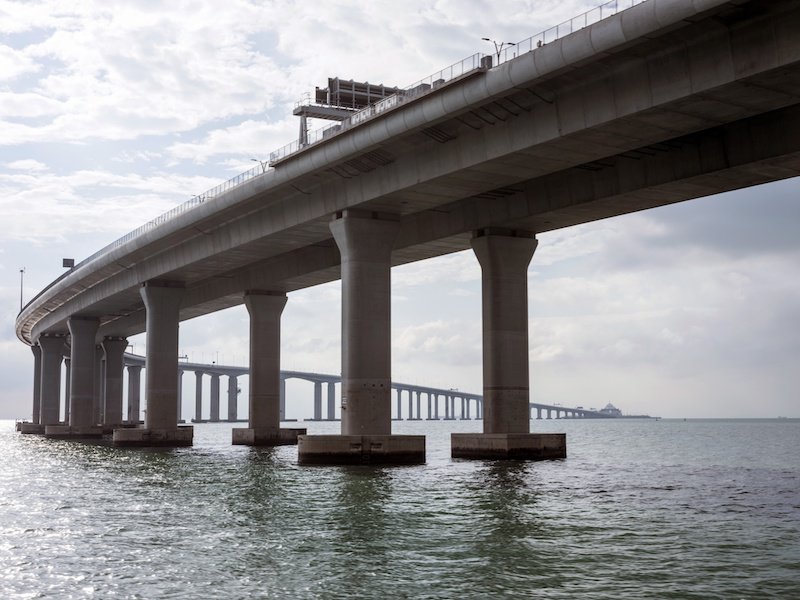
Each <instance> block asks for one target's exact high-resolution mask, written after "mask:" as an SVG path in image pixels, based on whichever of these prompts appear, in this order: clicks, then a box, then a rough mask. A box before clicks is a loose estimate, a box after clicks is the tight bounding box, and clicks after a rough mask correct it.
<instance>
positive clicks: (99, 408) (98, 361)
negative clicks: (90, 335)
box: [92, 344, 105, 425]
mask: <svg viewBox="0 0 800 600" xmlns="http://www.w3.org/2000/svg"><path fill="white" fill-rule="evenodd" d="M104 358H105V356H104V353H103V347H102V346H101V345H100V344H96V345H95V347H94V388H93V391H92V418H93V420H94V424H95V425H100V424H102V422H103V398H104V397H105V389H104V388H105V368H104Z"/></svg>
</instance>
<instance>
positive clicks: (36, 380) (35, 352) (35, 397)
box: [31, 344, 42, 425]
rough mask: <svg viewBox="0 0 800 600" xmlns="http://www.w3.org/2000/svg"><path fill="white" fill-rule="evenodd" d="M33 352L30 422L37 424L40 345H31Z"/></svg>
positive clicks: (39, 418) (39, 414) (38, 414)
mask: <svg viewBox="0 0 800 600" xmlns="http://www.w3.org/2000/svg"><path fill="white" fill-rule="evenodd" d="M31 352H33V413H32V414H31V423H33V424H35V425H39V424H40V423H41V420H42V347H41V346H39V344H34V345H33V346H31Z"/></svg>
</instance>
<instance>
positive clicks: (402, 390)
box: [125, 354, 614, 422]
mask: <svg viewBox="0 0 800 600" xmlns="http://www.w3.org/2000/svg"><path fill="white" fill-rule="evenodd" d="M144 365H145V357H144V356H139V355H136V354H125V366H126V367H134V369H130V368H129V370H128V381H129V388H128V415H127V420H128V421H138V419H139V414H138V413H139V410H138V408H139V406H140V402H139V399H138V398H135V397H134V396H135V392H132V391H131V385H130V381H131V380H132V379H135V378H137V377H139V371H137V370H136V368H137V367H138V368H139V369H141V368H142V367H144ZM179 369H180V375H179V376H180V377H182V376H183V374H184V373H186V372H192V373H194V374H195V376H196V377H198V379H199V380H201V379H202V377H204V376H209V377H211V378H212V385H211V397H210V398H209V402H210V410H209V414H210V418H209V419H204V418H203V417H202V414H203V412H204V410H203V407H204V406H205V404H204V402H203V398H204V396H203V387H202V384H200V385H197V386H195V412H194V417H193V418H192V421H194V422H202V421H241V420H242V419H241V418H240V416H239V414H238V410H237V402H236V397H237V395H238V394H237V392H238V379H237V378H238V377H242V376H247V375H249V373H250V369H249V368H248V367H239V366H234V365H218V364H206V363H193V362H181V363H180V367H179ZM215 377H216V378H217V381H216V384H214V379H213V378H215ZM219 377H227V378H228V395H227V408H228V410H227V418H224V419H223V418H221V417H220V385H219V379H218V378H219ZM280 378H281V404H280V407H281V408H280V414H281V419H282V420H285V419H286V380H287V379H302V380H303V381H309V382H312V383H313V384H314V414H313V417H312V418H311V419H305V420H311V421H333V420H336V411H335V409H336V389H335V386H336V384H341V382H342V376H341V375H332V374H328V373H313V372H308V371H285V370H282V371H281V372H280ZM323 385H326V386H327V390H326V396H325V398H326V399H327V402H326V403H323V392H322V386H323ZM138 388H139V385H138V384H135V385H134V386H133V389H134V390H135V389H138ZM392 389H393V390H395V394H396V400H395V410H394V417H393V418H394V419H395V420H410V421H418V420H423V419H425V420H430V421H433V420H439V419H443V420H455V419H459V420H469V419H472V418H475V419H481V418H482V409H483V395H482V394H472V393H469V392H464V391H461V390H458V389H454V388H448V389H445V388H435V387H429V386H423V385H417V384H411V383H401V382H395V381H393V382H392ZM132 398H133V401H131V400H132ZM182 398H183V395H182V393H181V394H178V403H179V408H178V410H179V411H180V410H181V408H180V405H181V404H182ZM423 399H424V400H425V403H424V404H423ZM456 406H460V409H459V410H457V409H456ZM440 407H441V408H442V409H443V410H442V412H441V413H440V410H439V409H440ZM425 408H427V410H425ZM473 409H474V412H473ZM530 410H531V416H532V417H534V416H535V418H537V419H542V418H545V419H551V418H555V419H560V418H562V417H563V418H589V419H608V418H614V415H610V414H607V413H602V412H600V411H596V410H587V409H584V408H580V407H578V408H573V407H568V406H561V405H558V404H542V403H540V402H531V403H530ZM404 415H405V416H404ZM423 415H424V416H423ZM180 417H181V415H180V414H179V418H180Z"/></svg>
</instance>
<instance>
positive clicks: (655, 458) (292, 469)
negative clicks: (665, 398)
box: [0, 420, 800, 599]
mask: <svg viewBox="0 0 800 600" xmlns="http://www.w3.org/2000/svg"><path fill="white" fill-rule="evenodd" d="M311 425H312V427H313V428H315V429H316V431H314V432H320V433H324V432H327V431H328V429H326V428H333V429H335V427H336V425H335V424H326V423H315V424H311ZM395 425H396V428H397V429H399V430H401V432H403V433H423V432H425V433H427V435H428V449H429V452H428V463H427V464H426V465H417V466H408V467H397V468H390V467H366V466H349V467H330V468H327V467H299V466H298V465H297V464H296V457H297V454H296V453H297V450H296V448H293V447H278V448H274V449H270V448H247V447H242V446H236V447H234V446H231V445H230V427H229V426H227V425H223V424H219V425H217V424H213V425H212V424H208V425H201V426H198V427H197V429H196V437H195V446H194V447H193V448H181V449H176V450H130V449H116V448H113V447H110V446H107V445H102V444H77V443H70V442H65V441H50V440H43V439H41V438H39V437H36V436H20V435H19V434H16V433H15V432H14V431H13V424H12V423H10V422H3V423H2V424H0V452H2V455H3V456H4V458H5V459H6V460H5V461H4V463H3V466H2V467H1V468H2V473H1V474H2V477H1V478H0V597H1V598H28V597H41V598H59V599H60V598H90V597H91V598H115V597H119V598H155V597H158V598H245V597H254V598H259V597H268V598H282V597H292V598H339V597H342V598H344V597H358V598H456V597H457V598H489V597H491V598H493V597H499V596H510V597H515V598H516V597H537V598H620V597H636V598H664V597H676V598H692V597H695V598H708V597H719V598H727V597H737V598H739V597H744V598H755V597H769V596H772V597H781V598H792V597H800V584H799V583H798V582H799V581H800V501H799V500H798V497H799V496H798V492H797V491H798V489H800V466H799V465H800V445H799V444H797V440H798V439H800V435H798V434H800V423H798V422H797V421H792V420H785V421H780V422H755V421H743V422H738V421H733V422H731V421H727V422H726V421H717V422H702V421H695V422H677V421H676V422H670V421H659V422H637V421H627V422H622V421H619V422H602V421H600V422H569V421H561V422H553V423H541V422H535V426H536V428H537V429H540V430H541V427H551V428H552V430H556V429H561V430H566V431H567V434H568V440H569V445H570V454H569V458H568V459H566V460H563V461H552V462H541V463H526V462H515V461H508V462H505V461H502V462H490V461H463V460H458V461H453V460H450V458H449V456H448V449H449V434H450V432H451V431H453V430H458V429H459V428H460V430H464V429H465V428H470V427H472V428H474V427H476V424H475V423H460V422H449V423H397V424H395ZM755 440H757V441H758V443H754V441H755Z"/></svg>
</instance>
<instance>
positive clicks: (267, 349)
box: [233, 290, 306, 446]
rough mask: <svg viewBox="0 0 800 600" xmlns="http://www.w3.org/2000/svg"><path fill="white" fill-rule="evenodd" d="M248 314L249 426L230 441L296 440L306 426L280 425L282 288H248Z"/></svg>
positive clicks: (236, 431)
mask: <svg viewBox="0 0 800 600" xmlns="http://www.w3.org/2000/svg"><path fill="white" fill-rule="evenodd" d="M244 303H245V306H246V307H247V312H248V313H249V314H250V381H249V388H250V394H249V397H248V407H249V422H248V425H249V427H247V428H246V429H245V428H241V429H240V428H236V429H234V430H233V443H234V444H242V445H247V446H279V445H284V444H296V443H297V436H298V435H299V434H300V433H305V432H306V430H305V429H281V420H282V419H283V418H284V417H285V414H284V412H285V410H286V409H285V398H286V380H284V379H283V378H282V377H281V314H282V313H283V309H284V307H285V306H286V294H284V293H282V292H269V291H256V290H251V291H248V292H247V293H246V294H245V296H244Z"/></svg>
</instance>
